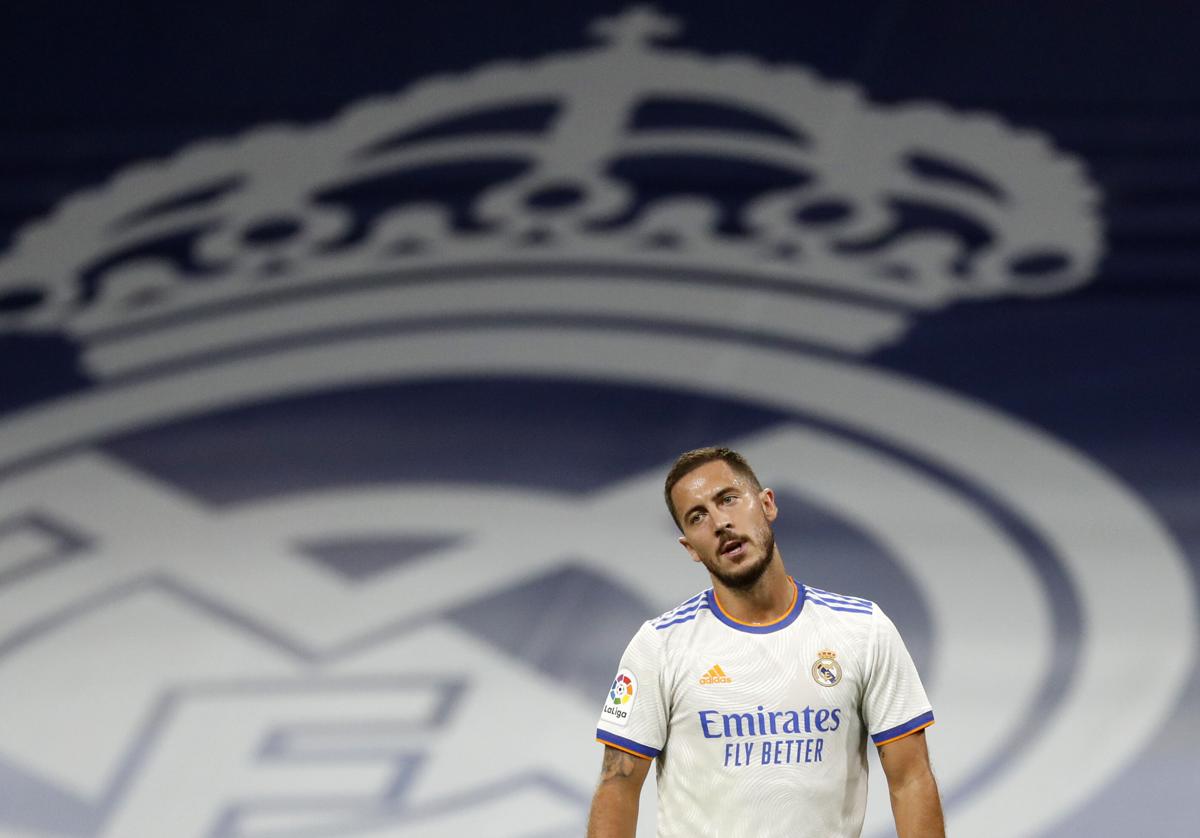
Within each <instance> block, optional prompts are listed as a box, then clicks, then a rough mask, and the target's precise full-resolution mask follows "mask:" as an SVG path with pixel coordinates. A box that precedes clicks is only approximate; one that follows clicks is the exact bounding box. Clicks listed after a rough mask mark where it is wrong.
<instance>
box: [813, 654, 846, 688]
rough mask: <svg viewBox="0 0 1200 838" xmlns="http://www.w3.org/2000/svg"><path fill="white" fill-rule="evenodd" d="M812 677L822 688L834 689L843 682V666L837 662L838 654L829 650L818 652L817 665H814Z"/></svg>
mask: <svg viewBox="0 0 1200 838" xmlns="http://www.w3.org/2000/svg"><path fill="white" fill-rule="evenodd" d="M812 676H813V680H814V681H816V682H817V683H818V684H820V685H821V686H822V687H833V686H836V685H837V684H838V683H839V682H841V680H842V665H841V664H840V663H838V662H837V652H834V651H831V650H829V649H822V650H821V651H820V652H817V660H816V663H814V664H813V665H812Z"/></svg>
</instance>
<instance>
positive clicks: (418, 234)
mask: <svg viewBox="0 0 1200 838" xmlns="http://www.w3.org/2000/svg"><path fill="white" fill-rule="evenodd" d="M1180 8H1181V7H1180ZM5 15H6V17H7V18H8V21H7V25H6V26H5V27H4V28H3V34H0V39H2V42H3V46H4V52H5V54H6V56H7V57H8V58H9V62H10V66H11V68H13V69H15V73H14V72H13V71H12V70H10V72H9V73H8V74H7V79H6V82H5V84H4V86H3V97H4V98H3V101H4V105H5V107H4V109H3V117H2V118H3V125H2V130H0V167H2V170H3V172H4V177H3V179H2V181H0V196H2V197H3V202H2V207H0V350H2V351H0V835H2V836H46V838H50V837H51V836H107V837H108V838H142V836H146V837H147V838H161V836H172V838H174V837H175V836H178V838H185V836H197V837H198V838H199V837H200V836H203V837H204V838H210V836H211V837H212V838H215V836H229V837H230V838H232V836H296V837H297V838H299V836H318V835H321V836H324V835H328V836H343V835H344V836H384V835H387V836H393V835H395V836H434V835H437V836H460V835H486V836H514V838H515V837H516V836H526V837H529V836H559V835H563V836H566V835H578V834H581V831H582V824H583V820H584V818H585V815H586V808H587V803H588V800H589V797H590V793H591V789H592V787H593V785H594V782H595V778H596V776H597V772H598V769H599V762H600V747H599V746H598V745H597V744H595V743H594V742H593V741H592V736H593V733H594V730H595V720H596V718H597V717H598V715H599V712H600V709H601V707H602V706H603V704H604V702H605V699H606V698H608V697H609V689H610V686H612V684H613V681H612V679H613V674H614V673H615V672H616V670H617V663H618V659H619V657H620V654H621V651H622V649H623V648H624V645H625V643H626V642H627V641H628V639H629V638H630V637H631V636H632V634H633V632H634V631H636V629H637V627H638V626H639V625H640V623H641V622H642V621H643V620H646V619H648V618H651V617H654V616H656V615H658V614H660V613H662V612H663V611H665V610H667V609H668V608H670V607H672V606H673V605H675V604H677V603H678V602H680V601H682V600H684V599H686V598H687V597H689V596H691V595H692V594H694V593H695V592H696V591H698V590H700V589H702V588H704V587H706V585H707V580H706V577H705V576H704V574H703V572H702V571H700V570H699V569H698V568H697V567H696V566H695V565H694V564H693V563H691V562H690V561H688V559H687V556H686V555H685V554H684V552H683V551H682V550H681V549H680V548H679V546H678V545H677V544H676V543H675V541H674V538H675V532H674V528H673V524H672V523H671V521H670V519H669V517H668V516H667V514H666V512H665V510H664V509H663V507H662V502H661V481H662V478H663V475H664V474H665V471H666V468H667V467H668V466H669V464H670V463H671V461H672V459H673V458H674V457H675V455H677V454H678V453H680V452H681V451H683V450H686V449H688V448H693V447H697V446H700V445H707V444H717V443H720V444H729V445H732V446H733V447H735V448H738V449H739V450H741V451H743V452H744V453H745V454H746V455H747V456H748V458H749V459H750V461H751V462H752V463H753V464H755V465H756V467H757V469H758V471H759V473H760V476H761V477H762V478H763V481H764V483H766V484H767V485H770V486H771V487H773V488H774V489H775V491H776V493H777V496H778V498H779V505H780V517H779V521H778V523H777V530H776V531H777V536H778V539H779V543H780V545H781V547H782V549H783V553H784V557H785V561H786V563H787V565H788V567H789V570H790V571H791V572H792V573H793V575H795V576H796V577H797V578H798V579H800V580H801V581H803V582H807V583H810V584H813V585H815V586H817V587H820V588H824V589H827V590H833V591H840V592H843V593H847V594H853V595H856V596H862V597H868V598H870V599H873V600H875V601H877V602H879V603H880V604H881V605H882V606H883V607H884V608H885V609H886V610H887V611H888V613H889V614H890V615H891V616H892V617H893V618H894V620H895V621H896V623H897V624H898V626H899V627H900V629H901V632H902V633H903V635H904V637H905V638H906V641H907V643H908V645H909V648H910V650H911V651H912V653H913V656H914V658H915V659H916V661H917V663H918V665H919V667H920V669H921V671H922V674H923V678H924V680H925V683H926V686H927V688H928V691H929V694H930V697H931V700H932V701H933V704H934V708H935V712H936V714H937V718H938V723H937V724H936V725H935V726H934V727H933V728H931V729H930V732H929V744H930V748H931V751H932V754H933V759H934V765H935V770H936V772H937V775H938V778H939V782H940V785H941V788H942V792H943V796H944V800H945V805H946V810H947V817H948V823H949V827H950V831H951V832H952V833H953V834H955V835H959V836H1025V835H1038V836H1055V838H1065V836H1125V835H1130V834H1144V833H1147V832H1149V833H1150V834H1155V835H1164V836H1165V835H1186V834H1192V832H1193V831H1194V829H1195V821H1196V819H1197V817H1198V816H1200V809H1198V806H1197V803H1196V799H1195V790H1196V781H1197V774H1196V761H1195V754H1196V752H1197V750H1198V748H1200V678H1198V676H1197V668H1196V637H1197V611H1196V602H1197V596H1196V594H1197V586H1196V570H1197V550H1198V549H1200V513H1198V512H1197V510H1200V476H1198V475H1200V453H1198V451H1200V446H1198V443H1200V438H1198V433H1197V430H1196V429H1197V427H1200V410H1198V409H1197V408H1198V404H1200V396H1198V393H1197V385H1198V384H1200V376H1198V374H1197V360H1196V359H1197V357H1198V356H1200V352H1198V350H1200V336H1198V332H1197V329H1196V322H1197V317H1198V316H1200V295H1198V293H1197V290H1196V289H1197V285H1196V283H1197V281H1198V280H1200V246H1198V245H1197V242H1200V235H1198V234H1200V98H1198V97H1197V95H1196V93H1195V89H1194V80H1195V79H1196V78H1197V77H1200V59H1198V58H1197V57H1196V52H1195V50H1194V49H1193V48H1192V44H1193V43H1194V40H1195V36H1196V35H1197V34H1200V33H1198V32H1197V27H1196V25H1195V23H1194V22H1193V21H1192V20H1191V19H1189V18H1187V17H1185V16H1184V13H1183V12H1182V11H1180V10H1179V8H1176V7H1172V6H1168V5H1166V4H1164V5H1163V6H1160V7H1155V8H1151V9H1149V10H1147V9H1145V8H1139V9H1136V10H1135V9H1134V8H1132V7H1130V8H1128V9H1124V10H1123V9H1121V8H1119V7H1106V8H1105V9H1103V10H1096V9H1090V10H1089V11H1088V12H1087V14H1086V15H1084V14H1082V12H1078V13H1077V12H1076V11H1075V10H1072V9H1071V8H1069V7H1068V5H1067V4H1063V5H1061V6H1051V5H1050V4H1045V5H1043V6H1038V7H1022V8H1021V9H1018V8H1016V7H1010V6H1008V5H1003V6H1001V5H997V6H993V7H982V8H977V7H975V6H972V5H964V4H942V3H933V4H920V5H919V6H913V5H906V4H899V3H885V4H875V5H869V4H868V5H866V6H862V7H858V6H856V7H855V8H853V9H849V8H847V9H836V8H829V7H828V6H827V5H824V4H822V5H816V4H804V3H800V4H794V6H792V7H787V8H779V7H776V6H774V5H772V4H750V5H746V6H742V7H739V8H737V9H736V10H735V9H733V8H732V7H729V6H728V5H727V4H704V3H701V4H682V3H664V4H661V5H659V6H656V7H649V6H621V5H605V4H591V3H585V4H575V5H572V6H570V7H568V6H550V5H546V6H541V5H536V4H529V5H524V6H517V7H512V6H509V5H506V4H478V5H476V4H466V3H439V4H431V5H430V6H428V7H418V8H409V7H406V6H402V5H396V6H386V7H385V6H384V5H383V4H377V5H376V4H345V5H336V6H335V5H334V4H304V5H303V6H301V7H299V8H297V7H296V6H295V5H292V4H287V5H285V4H261V5H254V6H253V7H252V8H246V7H244V6H242V5H233V4H206V5H205V6H203V7H195V8H190V7H189V8H182V7H181V8H174V7H171V6H169V5H160V6H147V7H139V8H134V7H116V6H113V7H110V8H107V9H105V8H98V7H96V6H88V7H87V8H78V9H69V8H59V9H56V10H52V11H46V10H40V9H39V10H29V11H25V12H24V13H22V14H20V15H17V14H16V13H14V12H13V11H11V10H10V11H7V12H5ZM1189 79H1190V80H1192V82H1193V83H1192V84H1191V86H1189ZM703 674H704V673H697V676H698V677H699V676H701V675H703ZM630 689H632V682H631V684H630ZM614 700H615V699H614ZM873 777H874V781H873V788H872V794H871V801H870V807H869V812H868V818H867V828H866V831H865V834H868V835H872V836H877V835H886V834H889V829H890V814H889V810H888V805H887V794H886V787H885V784H884V783H883V781H882V777H881V775H880V774H879V773H878V766H877V765H876V766H875V772H874V773H873ZM653 813H654V801H653V782H652V781H651V782H649V783H648V784H647V791H646V794H645V795H644V804H643V818H642V825H641V828H640V831H639V834H640V835H652V834H653Z"/></svg>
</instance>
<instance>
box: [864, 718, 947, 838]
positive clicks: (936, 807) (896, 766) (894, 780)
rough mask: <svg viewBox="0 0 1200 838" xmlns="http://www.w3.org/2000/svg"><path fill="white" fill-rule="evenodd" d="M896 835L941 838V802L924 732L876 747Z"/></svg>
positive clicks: (909, 837) (944, 833)
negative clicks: (885, 776)
mask: <svg viewBox="0 0 1200 838" xmlns="http://www.w3.org/2000/svg"><path fill="white" fill-rule="evenodd" d="M879 761H880V763H882V765H883V773H884V774H886V775H887V781H888V792H889V793H890V795H891V798H892V815H893V816H895V818H896V835H897V836H899V838H945V836H946V826H945V824H944V822H943V821H942V801H941V800H940V799H939V798H938V790H937V783H936V782H935V781H934V779H933V769H932V768H931V767H930V765H929V750H928V749H927V747H926V745H925V731H923V730H920V731H917V732H916V733H913V734H910V735H908V736H905V737H903V738H901V739H896V740H895V741H892V742H888V743H887V744H885V745H880V746H879Z"/></svg>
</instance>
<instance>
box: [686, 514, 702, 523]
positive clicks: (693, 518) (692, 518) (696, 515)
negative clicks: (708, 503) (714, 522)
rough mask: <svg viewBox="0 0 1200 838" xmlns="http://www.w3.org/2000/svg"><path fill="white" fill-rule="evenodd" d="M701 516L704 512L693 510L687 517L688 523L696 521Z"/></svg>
mask: <svg viewBox="0 0 1200 838" xmlns="http://www.w3.org/2000/svg"><path fill="white" fill-rule="evenodd" d="M703 517H704V513H702V512H693V513H692V515H691V517H689V518H688V523H689V524H694V523H696V522H697V521H699V520H700V519H701V518H703Z"/></svg>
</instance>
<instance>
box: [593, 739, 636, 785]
mask: <svg viewBox="0 0 1200 838" xmlns="http://www.w3.org/2000/svg"><path fill="white" fill-rule="evenodd" d="M637 763H638V758H637V757H635V756H634V755H633V754H627V753H625V752H624V751H622V750H619V749H617V748H612V747H609V746H607V745H606V746H605V747H604V763H603V764H602V765H601V766H600V782H602V783H607V782H608V781H609V780H618V779H625V778H627V777H630V776H632V775H633V769H634V768H635V767H636V766H637Z"/></svg>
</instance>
